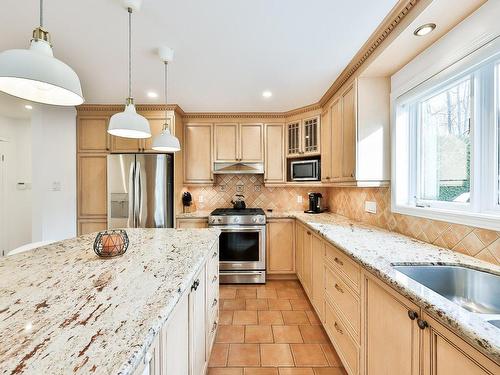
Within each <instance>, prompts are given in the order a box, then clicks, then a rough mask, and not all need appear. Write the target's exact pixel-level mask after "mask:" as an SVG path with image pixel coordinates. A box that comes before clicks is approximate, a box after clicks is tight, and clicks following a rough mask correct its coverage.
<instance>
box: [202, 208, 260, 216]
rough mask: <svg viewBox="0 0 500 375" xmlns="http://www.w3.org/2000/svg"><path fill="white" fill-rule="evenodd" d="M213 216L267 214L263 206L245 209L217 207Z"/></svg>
mask: <svg viewBox="0 0 500 375" xmlns="http://www.w3.org/2000/svg"><path fill="white" fill-rule="evenodd" d="M210 215H211V216H248V215H265V213H264V210H263V209H262V208H245V209H244V210H235V209H233V208H217V209H215V210H214V211H212V212H211V213H210Z"/></svg>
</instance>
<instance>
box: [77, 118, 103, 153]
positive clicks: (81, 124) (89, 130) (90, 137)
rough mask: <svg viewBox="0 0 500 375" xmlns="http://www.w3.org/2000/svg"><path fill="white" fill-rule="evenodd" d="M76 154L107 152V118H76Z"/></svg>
mask: <svg viewBox="0 0 500 375" xmlns="http://www.w3.org/2000/svg"><path fill="white" fill-rule="evenodd" d="M77 132H78V137H77V138H78V152H93V153H99V152H108V151H109V140H108V118H107V117H88V118H82V117H79V118H78V127H77Z"/></svg>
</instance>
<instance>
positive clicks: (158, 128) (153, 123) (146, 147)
mask: <svg viewBox="0 0 500 375" xmlns="http://www.w3.org/2000/svg"><path fill="white" fill-rule="evenodd" d="M148 121H149V128H150V129H151V138H146V139H144V140H143V141H142V151H143V152H156V153H158V151H156V150H153V139H154V138H155V137H156V136H157V135H160V134H161V132H162V131H163V125H164V124H165V122H166V123H167V127H168V130H170V133H171V134H175V123H174V122H175V119H174V115H173V114H172V115H171V116H168V117H167V118H166V119H165V114H163V115H162V116H161V117H160V118H148Z"/></svg>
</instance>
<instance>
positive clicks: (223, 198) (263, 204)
mask: <svg viewBox="0 0 500 375" xmlns="http://www.w3.org/2000/svg"><path fill="white" fill-rule="evenodd" d="M184 191H189V192H190V193H191V195H192V196H193V207H191V210H203V211H212V210H214V209H216V208H226V207H232V204H231V200H233V199H234V198H235V195H236V194H242V195H244V197H245V203H246V205H247V207H259V208H262V209H264V210H266V209H273V210H275V211H297V210H299V211H301V210H305V209H307V208H308V197H307V194H308V193H309V192H311V191H314V192H319V193H321V194H323V197H324V199H325V200H324V201H325V202H326V201H327V200H328V197H327V196H326V193H327V189H326V188H303V187H288V186H287V187H266V186H264V177H263V176H262V175H216V176H215V184H214V186H203V187H202V186H189V187H185V188H184ZM200 197H201V199H200ZM297 197H301V199H302V202H298V201H297ZM200 200H202V201H201V202H200Z"/></svg>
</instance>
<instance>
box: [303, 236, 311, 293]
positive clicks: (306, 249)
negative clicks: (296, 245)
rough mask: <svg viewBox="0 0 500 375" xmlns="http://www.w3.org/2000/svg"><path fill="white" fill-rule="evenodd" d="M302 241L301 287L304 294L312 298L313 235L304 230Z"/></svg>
mask: <svg viewBox="0 0 500 375" xmlns="http://www.w3.org/2000/svg"><path fill="white" fill-rule="evenodd" d="M303 238H304V240H303V244H302V251H303V253H302V275H303V276H302V278H303V282H302V286H303V287H304V289H305V291H306V293H307V294H308V295H309V296H312V240H313V235H312V233H311V231H310V230H309V229H307V228H305V231H304V237H303Z"/></svg>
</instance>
